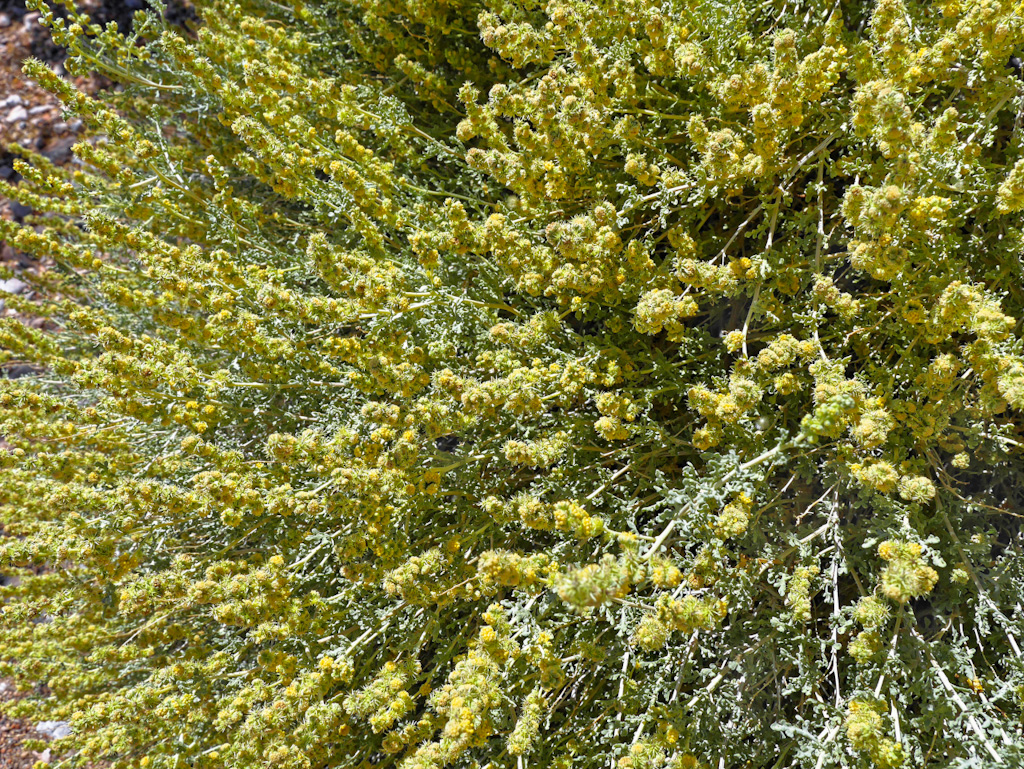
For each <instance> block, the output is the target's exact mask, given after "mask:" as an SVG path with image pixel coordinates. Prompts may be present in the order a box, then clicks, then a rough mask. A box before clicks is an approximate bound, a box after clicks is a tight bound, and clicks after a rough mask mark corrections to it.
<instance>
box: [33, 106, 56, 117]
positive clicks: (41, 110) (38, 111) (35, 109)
mask: <svg viewBox="0 0 1024 769" xmlns="http://www.w3.org/2000/svg"><path fill="white" fill-rule="evenodd" d="M51 109H53V105H52V104H40V105H39V106H38V107H33V108H32V109H30V110H29V111H28V114H29V115H32V116H35V115H42V114H43V113H44V112H49V111H50V110H51Z"/></svg>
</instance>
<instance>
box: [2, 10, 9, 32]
mask: <svg viewBox="0 0 1024 769" xmlns="http://www.w3.org/2000/svg"><path fill="white" fill-rule="evenodd" d="M9 26H11V17H10V16H8V15H7V14H6V13H0V29H7V28H8V27H9Z"/></svg>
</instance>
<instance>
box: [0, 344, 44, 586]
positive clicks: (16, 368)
mask: <svg viewBox="0 0 1024 769" xmlns="http://www.w3.org/2000/svg"><path fill="white" fill-rule="evenodd" d="M0 370H2V371H3V373H4V376H5V377H7V378H8V379H21V378H22V377H26V376H35V375H36V374H38V373H40V369H38V368H36V367H35V366H31V365H29V364H27V363H16V364H14V365H13V366H8V367H7V368H5V369H0ZM0 579H7V578H6V577H3V578H0Z"/></svg>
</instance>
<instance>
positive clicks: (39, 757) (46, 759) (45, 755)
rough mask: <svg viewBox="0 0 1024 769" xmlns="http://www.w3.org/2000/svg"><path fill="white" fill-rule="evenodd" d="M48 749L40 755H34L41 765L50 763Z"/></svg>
mask: <svg viewBox="0 0 1024 769" xmlns="http://www.w3.org/2000/svg"><path fill="white" fill-rule="evenodd" d="M51 758H52V757H51V756H50V749H49V748H47V749H46V750H44V751H43V752H42V753H36V760H37V761H38V762H39V763H41V764H49V763H50V761H51Z"/></svg>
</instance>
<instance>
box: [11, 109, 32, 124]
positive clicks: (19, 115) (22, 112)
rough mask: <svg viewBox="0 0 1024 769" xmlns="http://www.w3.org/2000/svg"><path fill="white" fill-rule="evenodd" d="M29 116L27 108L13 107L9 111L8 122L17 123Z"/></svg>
mask: <svg viewBox="0 0 1024 769" xmlns="http://www.w3.org/2000/svg"><path fill="white" fill-rule="evenodd" d="M27 117H28V110H26V109H25V108H24V107H20V106H19V107H15V108H14V109H12V110H11V111H10V112H8V113H7V122H8V123H17V122H19V121H21V120H24V119H25V118H27Z"/></svg>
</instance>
